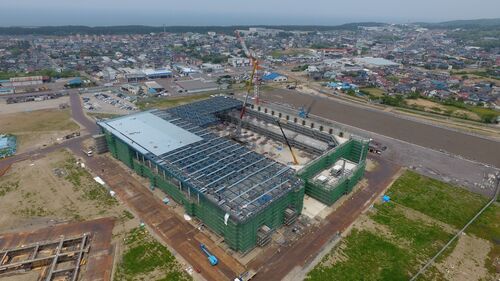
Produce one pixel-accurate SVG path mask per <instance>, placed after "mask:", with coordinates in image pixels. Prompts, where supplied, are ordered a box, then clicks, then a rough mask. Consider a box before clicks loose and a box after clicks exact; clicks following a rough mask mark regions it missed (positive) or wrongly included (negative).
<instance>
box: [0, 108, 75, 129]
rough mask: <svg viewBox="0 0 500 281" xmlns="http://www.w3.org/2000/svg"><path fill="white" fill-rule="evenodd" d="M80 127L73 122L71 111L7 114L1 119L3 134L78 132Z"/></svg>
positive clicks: (0, 126)
mask: <svg viewBox="0 0 500 281" xmlns="http://www.w3.org/2000/svg"><path fill="white" fill-rule="evenodd" d="M78 128H79V127H78V125H77V124H76V123H75V122H73V121H72V120H71V114H70V112H69V110H37V111H30V112H23V113H13V114H5V115H2V117H1V118H0V130H1V132H10V133H14V134H15V133H18V132H27V131H34V132H40V131H62V130H77V129H78Z"/></svg>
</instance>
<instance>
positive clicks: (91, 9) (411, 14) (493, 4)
mask: <svg viewBox="0 0 500 281" xmlns="http://www.w3.org/2000/svg"><path fill="white" fill-rule="evenodd" d="M0 7H1V8H0V26H44V25H88V26H103V25H129V24H131V25H132V24H133V25H135V24H140V25H155V26H160V25H164V24H165V25H255V24H264V25H280V24H283V25H290V24H297V25H306V24H311V25H337V24H342V23H349V22H362V21H379V22H391V23H407V22H417V21H427V22H440V21H447V20H459V19H479V18H500V0H475V1H470V0H356V1H346V0H342V1H339V0H329V1H328V0H251V1H245V0H189V1H179V0H177V1H171V0H0Z"/></svg>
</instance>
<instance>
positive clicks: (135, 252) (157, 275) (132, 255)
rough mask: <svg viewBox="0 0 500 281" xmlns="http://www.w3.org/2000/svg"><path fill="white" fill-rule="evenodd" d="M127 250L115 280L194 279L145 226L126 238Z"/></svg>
mask: <svg viewBox="0 0 500 281" xmlns="http://www.w3.org/2000/svg"><path fill="white" fill-rule="evenodd" d="M125 248H126V250H125V252H124V254H123V257H122V260H121V261H120V263H119V264H118V268H117V270H116V273H115V278H114V280H116V281H118V280H120V281H122V280H127V281H128V280H157V281H161V280H169V281H183V280H192V278H191V277H190V276H189V275H188V274H187V273H186V272H184V271H183V270H182V269H181V267H180V264H179V263H178V262H177V261H176V260H175V257H174V256H173V255H172V254H171V253H170V252H169V251H168V249H167V248H166V247H164V246H163V245H162V244H160V243H158V242H157V241H155V240H154V239H153V237H151V235H150V234H148V232H147V231H146V230H145V229H144V228H134V229H133V230H132V231H130V233H128V234H127V237H126V238H125Z"/></svg>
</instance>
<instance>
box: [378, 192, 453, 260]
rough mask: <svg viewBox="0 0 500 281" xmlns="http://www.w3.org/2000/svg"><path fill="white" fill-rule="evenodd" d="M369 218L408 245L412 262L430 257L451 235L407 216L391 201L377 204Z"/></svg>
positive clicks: (439, 228)
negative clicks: (385, 227)
mask: <svg viewBox="0 0 500 281" xmlns="http://www.w3.org/2000/svg"><path fill="white" fill-rule="evenodd" d="M371 218H372V219H373V220H374V221H375V222H377V223H379V224H382V225H385V226H387V227H388V228H389V229H390V231H391V233H392V234H393V235H394V236H395V237H396V238H397V239H398V240H401V242H402V243H403V244H408V245H409V249H408V250H409V251H411V252H409V253H408V254H410V255H411V256H412V258H413V259H414V260H413V262H414V263H415V262H417V260H416V259H418V258H426V257H430V256H432V255H434V254H435V253H437V252H438V251H439V249H441V247H442V246H444V244H446V242H448V240H450V239H451V237H452V236H453V234H451V233H447V232H445V231H443V230H442V229H441V227H439V226H437V225H432V224H429V223H426V222H424V221H421V220H412V219H409V218H407V217H406V216H405V214H404V213H403V210H402V207H399V206H397V205H396V204H394V203H392V202H390V203H386V204H382V205H377V208H376V212H375V214H373V215H372V216H371Z"/></svg>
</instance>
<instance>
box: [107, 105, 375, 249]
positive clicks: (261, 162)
mask: <svg viewBox="0 0 500 281" xmlns="http://www.w3.org/2000/svg"><path fill="white" fill-rule="evenodd" d="M243 113H244V114H243ZM98 125H99V126H100V127H101V129H102V131H103V133H104V134H103V135H102V137H101V141H100V142H101V143H103V142H104V138H105V143H106V144H107V147H108V149H109V151H110V152H111V154H112V155H113V156H114V157H115V158H117V159H119V160H120V161H121V162H123V163H124V164H126V165H127V166H128V167H129V168H130V169H132V170H134V171H135V172H137V174H139V175H141V176H143V177H146V178H147V179H148V180H149V182H150V186H151V188H152V189H153V188H156V187H157V188H159V189H161V190H162V191H164V192H165V193H166V195H167V196H169V197H171V198H172V199H174V201H176V202H177V203H179V204H181V205H183V207H184V210H185V213H186V214H187V215H189V216H193V217H195V218H197V219H199V220H200V221H201V222H203V223H204V224H205V225H207V226H208V228H209V229H210V230H211V231H212V232H213V233H215V234H216V235H217V236H218V237H221V238H222V239H221V240H222V241H223V242H224V244H225V245H227V247H229V248H230V249H231V250H233V251H236V252H239V253H240V254H245V253H249V252H250V251H251V250H252V249H254V248H255V247H256V246H259V247H265V246H266V245H267V244H268V243H269V242H270V240H271V237H272V235H273V233H274V232H275V231H276V230H278V229H280V227H282V226H291V225H293V224H294V223H295V222H296V220H297V218H298V217H299V216H300V215H301V213H302V210H303V207H304V196H309V197H312V198H314V200H317V201H319V202H321V203H322V205H324V206H325V207H327V206H331V205H332V204H333V203H335V202H336V201H337V200H338V199H339V198H340V197H341V196H342V195H345V194H348V193H349V192H351V191H352V189H353V187H354V186H355V185H356V183H358V182H359V180H360V179H361V178H362V177H363V174H364V170H365V159H366V154H367V151H368V144H369V141H368V140H365V139H361V138H358V137H355V136H352V135H350V134H349V133H348V132H344V131H341V130H340V129H339V128H336V127H334V126H333V125H332V124H328V123H326V122H318V120H311V119H309V118H301V117H300V116H299V115H298V114H297V112H295V111H293V110H291V109H288V108H284V107H280V106H278V105H275V104H266V105H257V104H251V103H247V104H246V105H245V106H244V103H243V102H242V101H240V100H237V99H233V98H230V97H226V96H216V97H212V98H210V99H207V100H202V101H199V102H195V103H190V104H186V105H181V106H178V107H174V108H170V109H165V110H151V111H146V112H141V113H137V114H132V115H128V116H124V117H119V118H115V119H110V120H106V121H101V122H98ZM98 143H99V140H98Z"/></svg>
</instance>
